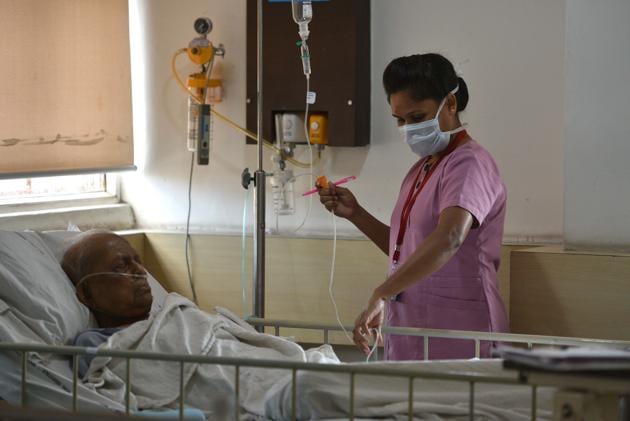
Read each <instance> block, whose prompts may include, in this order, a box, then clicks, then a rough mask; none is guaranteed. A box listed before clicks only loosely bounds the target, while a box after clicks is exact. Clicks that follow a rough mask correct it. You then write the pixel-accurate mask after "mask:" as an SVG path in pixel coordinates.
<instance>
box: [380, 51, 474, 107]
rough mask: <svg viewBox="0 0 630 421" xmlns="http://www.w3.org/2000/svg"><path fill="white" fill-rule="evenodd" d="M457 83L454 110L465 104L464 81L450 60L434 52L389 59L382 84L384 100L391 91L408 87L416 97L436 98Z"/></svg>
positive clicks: (413, 97) (436, 99)
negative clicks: (455, 107)
mask: <svg viewBox="0 0 630 421" xmlns="http://www.w3.org/2000/svg"><path fill="white" fill-rule="evenodd" d="M458 84H459V89H458V90H457V92H456V93H455V98H457V111H463V110H464V109H465V108H466V105H467V104H468V87H467V86H466V82H464V79H462V78H461V77H458V76H457V74H456V73H455V68H454V67H453V64H452V63H451V62H450V61H449V60H448V59H447V58H446V57H444V56H442V55H440V54H435V53H428V54H414V55H411V56H404V57H398V58H396V59H394V60H392V61H391V62H390V63H389V64H388V65H387V67H386V68H385V71H384V72H383V87H384V88H385V93H386V94H387V102H389V99H390V97H391V95H392V94H395V93H396V92H400V91H408V92H409V94H410V96H411V98H412V99H414V100H416V101H422V100H425V99H433V100H435V101H437V102H440V101H442V99H443V98H444V97H445V96H446V95H447V94H448V93H449V92H450V91H452V90H453V89H455V87H456V86H458Z"/></svg>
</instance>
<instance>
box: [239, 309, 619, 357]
mask: <svg viewBox="0 0 630 421" xmlns="http://www.w3.org/2000/svg"><path fill="white" fill-rule="evenodd" d="M246 321H247V323H249V324H251V325H253V326H264V327H273V328H274V335H276V336H280V329H281V328H292V329H303V330H319V331H322V333H323V342H324V343H325V344H328V343H330V337H329V336H330V335H329V333H330V332H331V331H342V328H341V326H339V325H335V324H320V323H309V322H299V321H291V320H276V319H260V318H256V317H248V318H247V319H246ZM344 329H346V331H349V332H350V331H352V329H354V326H344ZM382 333H383V334H390V335H405V336H418V337H422V338H423V339H424V341H423V347H424V359H425V360H428V356H429V352H428V351H429V339H430V338H446V339H461V340H470V341H473V342H474V343H475V358H479V356H480V348H481V342H482V341H486V342H501V343H512V344H524V345H526V346H527V347H528V348H530V349H531V348H533V347H534V345H547V346H567V347H569V346H601V347H606V348H630V341H623V340H610V339H592V338H574V337H566V336H547V335H528V334H518V333H497V332H475V331H468V330H443V329H424V328H411V327H387V326H385V327H383V328H382Z"/></svg>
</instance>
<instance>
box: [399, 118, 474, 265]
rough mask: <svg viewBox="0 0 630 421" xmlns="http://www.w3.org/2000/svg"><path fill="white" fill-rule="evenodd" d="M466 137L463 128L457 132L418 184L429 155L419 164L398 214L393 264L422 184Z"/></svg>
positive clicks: (429, 157) (425, 182)
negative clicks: (398, 221) (398, 220)
mask: <svg viewBox="0 0 630 421" xmlns="http://www.w3.org/2000/svg"><path fill="white" fill-rule="evenodd" d="M467 139H468V134H467V133H466V130H463V131H461V132H459V133H457V134H456V135H455V138H454V139H453V141H452V142H451V143H450V144H449V145H448V147H447V148H446V150H445V151H444V153H443V154H442V155H441V156H440V157H439V158H438V160H437V161H436V162H435V163H434V164H433V165H431V168H429V169H428V170H427V171H426V174H425V176H424V178H423V179H422V181H421V182H420V184H418V180H419V179H420V175H421V174H422V172H423V168H424V167H426V166H427V165H428V162H429V160H430V159H431V156H428V157H427V158H426V159H425V160H424V162H423V163H422V164H421V165H420V170H419V171H418V174H417V175H416V178H415V179H414V180H413V184H412V188H411V189H410V190H409V194H408V195H407V199H406V200H405V204H404V206H403V209H402V213H401V215H400V226H399V227H398V236H397V238H396V245H395V247H394V256H393V258H392V261H393V262H394V264H396V263H398V259H400V247H401V246H402V243H403V240H404V238H405V232H406V231H407V224H408V223H409V216H410V215H411V209H412V208H413V205H414V203H416V199H417V198H418V195H419V194H420V192H421V191H422V189H423V188H424V186H425V185H426V184H427V182H428V181H429V179H430V178H431V175H433V172H434V171H435V169H436V168H437V166H438V165H439V164H440V162H442V159H444V158H445V157H446V156H448V155H449V154H450V153H451V152H453V151H454V150H455V148H457V147H458V146H459V145H460V144H462V143H464V141H466V140H467Z"/></svg>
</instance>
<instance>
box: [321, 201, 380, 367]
mask: <svg viewBox="0 0 630 421" xmlns="http://www.w3.org/2000/svg"><path fill="white" fill-rule="evenodd" d="M331 215H332V225H333V249H332V259H331V263H330V280H329V282H328V295H329V296H330V301H331V302H332V305H333V308H334V309H335V316H336V317H337V323H338V324H339V327H341V330H343V333H344V334H345V335H346V338H348V340H349V341H350V342H352V343H353V342H354V341H353V340H352V338H351V337H350V335H349V334H348V331H347V330H346V328H345V327H344V326H343V323H341V318H340V317H339V309H338V308H337V303H336V302H335V297H334V296H333V292H332V289H333V284H334V282H335V260H336V257H337V221H336V218H337V217H336V215H335V211H334V210H333V211H332V212H331ZM371 330H372V331H374V336H375V337H374V345H372V349H371V350H370V353H369V354H368V355H367V358H366V359H365V361H366V362H369V361H370V358H371V357H372V354H374V353H375V352H376V350H377V348H378V342H379V339H380V338H381V328H380V327H379V328H378V329H371Z"/></svg>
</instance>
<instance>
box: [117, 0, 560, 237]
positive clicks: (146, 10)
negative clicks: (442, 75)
mask: <svg viewBox="0 0 630 421" xmlns="http://www.w3.org/2000/svg"><path fill="white" fill-rule="evenodd" d="M131 3H132V5H131V9H132V21H133V22H134V24H135V25H136V28H140V29H141V30H140V31H138V32H137V33H136V34H134V35H133V37H132V43H133V45H132V52H133V53H132V54H133V58H134V61H133V77H134V107H135V108H134V112H135V116H134V123H135V131H134V135H135V140H136V144H137V160H138V161H139V162H138V164H139V170H138V172H137V173H136V174H133V175H128V176H126V177H125V179H124V182H123V197H124V199H125V200H127V201H129V202H130V203H131V204H132V205H133V207H134V209H135V212H136V218H137V222H138V224H139V226H141V227H145V228H162V229H181V228H182V227H183V226H184V224H185V220H186V200H187V181H188V171H189V162H190V155H189V153H188V152H186V150H185V131H186V108H185V95H183V94H182V93H181V92H180V91H179V89H178V87H177V86H176V84H175V83H174V81H173V79H172V78H171V76H170V69H169V68H170V57H171V54H172V53H173V52H174V51H175V50H176V49H177V48H180V47H183V46H185V45H186V44H187V42H188V41H189V40H190V39H191V37H192V36H193V35H194V32H193V30H192V22H193V21H194V19H195V18H196V17H198V16H201V15H207V16H209V17H211V18H212V19H213V21H214V27H215V29H214V31H213V32H212V34H211V40H212V41H213V42H222V43H224V44H225V46H226V49H227V54H226V57H225V60H224V68H225V70H224V72H223V73H224V78H225V79H224V83H225V87H226V92H227V97H226V100H225V101H224V102H223V103H222V104H221V105H220V106H219V109H220V111H221V112H223V113H225V114H228V115H230V116H232V117H233V118H234V119H235V120H236V121H239V122H244V120H245V0H240V1H235V0H213V1H212V2H209V1H207V0H205V1H200V0H186V1H177V2H174V1H172V0H136V1H133V2H131ZM371 4H372V34H371V38H372V81H373V83H372V140H371V145H370V146H369V147H365V148H330V149H328V150H327V151H326V161H325V163H324V167H323V170H318V171H317V172H318V173H320V172H323V173H325V174H326V175H327V176H329V178H335V177H341V176H344V175H349V174H355V175H357V176H358V177H359V180H358V181H357V182H355V183H354V184H353V185H351V188H352V189H353V191H354V192H355V193H356V195H357V196H358V197H359V199H360V201H361V203H362V204H363V205H364V206H365V207H366V208H367V209H369V210H370V211H372V212H373V213H374V214H375V215H376V216H377V217H378V218H380V219H381V220H383V221H385V222H388V221H389V214H390V212H391V209H392V208H393V205H394V200H395V197H396V195H397V193H398V189H399V186H400V182H401V179H402V177H403V176H404V174H405V173H406V171H407V169H408V168H409V166H411V165H412V163H413V162H414V157H413V156H412V154H411V153H410V151H409V150H408V149H407V146H406V145H404V144H403V143H402V142H401V141H400V138H399V135H398V133H397V130H396V129H395V123H394V121H393V119H392V118H391V117H390V111H389V108H388V105H387V102H386V101H385V98H384V96H383V93H382V87H381V81H380V77H381V74H382V71H383V69H384V67H385V66H386V64H387V63H388V62H389V60H391V59H392V58H394V57H396V56H399V55H402V54H411V53H415V52H426V51H438V52H441V53H443V54H445V55H447V56H448V57H449V58H450V59H452V61H453V62H454V63H455V64H456V68H457V69H458V70H459V71H460V72H461V73H462V76H463V77H464V78H465V79H466V81H467V83H468V86H469V90H470V96H471V100H470V103H469V106H468V111H467V112H466V113H464V115H463V118H464V120H465V121H467V122H469V123H470V132H471V133H472V135H473V136H474V137H475V138H476V139H478V140H479V141H480V142H481V143H482V144H483V145H485V146H486V147H487V148H488V149H489V150H490V151H491V152H492V153H493V155H494V156H495V158H496V160H497V162H498V163H499V166H500V168H501V170H502V172H503V176H504V179H505V181H506V184H507V186H508V190H509V203H508V206H509V211H508V219H507V222H506V237H507V238H508V239H512V240H514V239H516V240H522V241H528V240H534V241H535V240H548V239H553V240H556V239H558V238H560V236H561V234H562V228H563V210H562V206H563V202H562V193H563V171H562V139H563V127H564V126H563V109H564V102H563V98H564V68H563V63H564V56H563V55H564V53H563V51H564V1H562V0H556V1H553V2H551V1H548V0H518V1H517V0H514V1H511V2H509V5H508V4H506V3H505V2H504V1H503V0H479V1H475V2H461V1H457V0H431V1H429V0H422V1H420V0H408V1H404V0H388V1H381V0H376V1H372V3H371ZM287 19H290V14H289V9H288V6H287ZM314 19H317V7H315V15H314ZM296 29H297V28H296ZM311 36H317V34H315V33H313V34H312V35H311ZM286 60H297V56H296V57H287V58H286ZM313 61H314V62H316V61H317V57H313ZM180 63H181V64H180V68H181V70H182V72H183V73H185V74H187V73H189V72H190V70H191V69H192V67H190V66H188V65H187V64H186V60H185V59H184V58H182V61H181V62H180ZM340 65H341V64H340ZM214 138H215V146H214V150H213V152H212V156H211V164H210V166H209V167H199V166H196V167H195V177H194V182H193V211H192V218H191V221H192V226H193V229H194V230H195V231H221V232H238V231H239V230H240V228H241V209H242V205H243V197H244V190H243V189H242V188H241V187H240V185H239V181H240V173H241V171H242V169H243V168H244V167H245V166H249V167H250V168H255V166H256V162H257V161H256V148H255V146H251V145H250V146H245V145H244V141H243V138H242V136H241V135H240V134H237V133H235V132H234V131H232V129H230V128H228V127H226V126H225V125H224V124H222V123H221V122H217V124H216V127H215V130H214ZM303 157H305V155H303ZM269 162H270V161H269V159H268V155H266V158H265V163H269ZM268 168H270V167H267V169H268ZM307 183H308V178H307V177H303V178H301V179H300V180H299V181H298V183H297V184H296V191H298V192H300V191H303V190H305V189H307ZM306 205H307V202H306V201H302V200H301V199H298V215H297V216H295V217H281V219H280V228H281V231H282V232H283V233H285V232H287V231H285V230H288V229H290V228H292V227H295V226H297V225H299V222H300V221H301V219H302V218H303V215H304V213H305V209H306V207H307V206H306ZM268 214H271V209H270V208H269V211H268ZM273 225H274V223H273V219H272V218H269V219H268V226H270V227H273ZM339 229H340V231H341V232H342V233H344V234H346V235H356V234H357V231H356V230H355V229H354V228H353V227H352V226H350V225H349V224H347V223H342V224H341V225H340V226H339ZM330 232H331V224H330V216H329V215H328V214H327V213H326V212H324V211H323V209H322V208H321V207H320V206H318V205H317V203H314V207H313V211H312V212H311V215H310V217H309V219H308V221H307V223H306V225H305V227H304V229H303V230H302V231H300V233H302V234H324V235H327V234H329V233H330Z"/></svg>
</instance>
